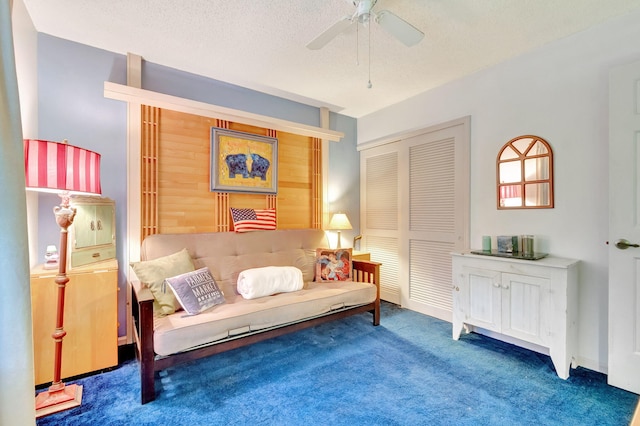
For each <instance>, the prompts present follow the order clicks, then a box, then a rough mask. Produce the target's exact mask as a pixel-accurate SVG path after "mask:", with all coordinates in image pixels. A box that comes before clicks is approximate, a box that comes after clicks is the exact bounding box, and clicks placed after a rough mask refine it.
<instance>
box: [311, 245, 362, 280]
mask: <svg viewBox="0 0 640 426" xmlns="http://www.w3.org/2000/svg"><path fill="white" fill-rule="evenodd" d="M352 251H353V249H351V248H339V249H329V248H319V249H316V281H351V280H352V277H353V270H352V268H351V259H352Z"/></svg>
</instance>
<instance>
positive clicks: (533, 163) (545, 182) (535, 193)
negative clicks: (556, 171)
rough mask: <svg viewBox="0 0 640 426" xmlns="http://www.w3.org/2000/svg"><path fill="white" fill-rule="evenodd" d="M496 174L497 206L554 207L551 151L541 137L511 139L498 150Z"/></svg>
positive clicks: (504, 207)
mask: <svg viewBox="0 0 640 426" xmlns="http://www.w3.org/2000/svg"><path fill="white" fill-rule="evenodd" d="M496 173H497V181H498V183H497V196H498V209H549V208H552V207H553V151H552V150H551V146H550V145H549V143H548V142H547V141H545V140H544V139H542V138H540V137H538V136H533V135H525V136H518V137H517V138H514V139H511V140H510V141H509V142H507V143H506V144H505V145H504V146H503V147H502V149H501V150H500V152H499V153H498V159H497V164H496Z"/></svg>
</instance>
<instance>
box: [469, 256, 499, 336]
mask: <svg viewBox="0 0 640 426" xmlns="http://www.w3.org/2000/svg"><path fill="white" fill-rule="evenodd" d="M501 278H502V277H501V273H500V272H497V271H490V270H482V269H472V268H464V286H465V287H466V288H465V289H463V294H464V299H466V300H464V299H463V301H462V303H463V304H464V305H466V306H465V309H464V310H465V312H466V315H465V320H464V322H466V323H467V324H470V325H475V326H477V327H482V328H485V329H487V330H492V331H497V332H499V331H500V323H501V320H500V317H501V312H500V311H501V307H500V304H501V296H500V285H501Z"/></svg>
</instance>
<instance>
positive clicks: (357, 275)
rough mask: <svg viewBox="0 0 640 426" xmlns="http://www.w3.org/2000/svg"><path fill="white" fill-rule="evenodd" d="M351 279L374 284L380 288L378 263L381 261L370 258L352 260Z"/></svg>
mask: <svg viewBox="0 0 640 426" xmlns="http://www.w3.org/2000/svg"><path fill="white" fill-rule="evenodd" d="M352 263H353V279H354V280H356V281H360V282H366V283H371V284H375V285H376V286H377V287H378V289H379V288H380V265H382V263H379V262H372V261H370V260H355V259H354V260H353V261H352Z"/></svg>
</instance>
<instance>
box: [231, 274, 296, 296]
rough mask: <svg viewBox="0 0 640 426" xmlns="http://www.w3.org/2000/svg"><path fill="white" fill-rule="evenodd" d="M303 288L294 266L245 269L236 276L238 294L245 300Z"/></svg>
mask: <svg viewBox="0 0 640 426" xmlns="http://www.w3.org/2000/svg"><path fill="white" fill-rule="evenodd" d="M303 286H304V281H303V279H302V271H301V270H300V269H298V268H296V267H295V266H266V267H264V268H253V269H246V270H244V271H242V272H240V275H238V293H240V294H241V295H242V297H244V298H245V299H256V298H258V297H263V296H271V295H272V294H276V293H285V292H289V291H298V290H302V287H303Z"/></svg>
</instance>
